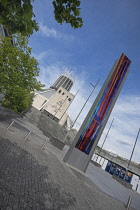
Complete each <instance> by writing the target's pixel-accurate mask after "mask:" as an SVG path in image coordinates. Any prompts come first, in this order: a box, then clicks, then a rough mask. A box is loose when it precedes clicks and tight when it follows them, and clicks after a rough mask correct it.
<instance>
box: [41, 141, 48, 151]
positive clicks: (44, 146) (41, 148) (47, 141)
mask: <svg viewBox="0 0 140 210" xmlns="http://www.w3.org/2000/svg"><path fill="white" fill-rule="evenodd" d="M47 142H48V140H46V141H45V142H44V144H43V145H42V147H41V149H44V147H45V145H46V144H47Z"/></svg>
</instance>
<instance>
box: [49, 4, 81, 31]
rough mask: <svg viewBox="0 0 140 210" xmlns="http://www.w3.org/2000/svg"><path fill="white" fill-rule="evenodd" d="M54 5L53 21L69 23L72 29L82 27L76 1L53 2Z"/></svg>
mask: <svg viewBox="0 0 140 210" xmlns="http://www.w3.org/2000/svg"><path fill="white" fill-rule="evenodd" d="M52 3H53V5H54V14H55V19H56V21H57V22H58V23H60V24H62V23H63V22H66V23H70V24H71V26H72V27H73V28H79V27H82V25H83V21H82V18H80V17H79V15H80V8H79V6H80V1H78V0H55V1H53V2H52Z"/></svg>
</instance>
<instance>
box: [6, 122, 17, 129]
mask: <svg viewBox="0 0 140 210" xmlns="http://www.w3.org/2000/svg"><path fill="white" fill-rule="evenodd" d="M14 122H15V121H14V120H13V122H11V124H10V125H9V126H8V127H7V130H8V131H9V128H11V127H12V125H13V124H14Z"/></svg>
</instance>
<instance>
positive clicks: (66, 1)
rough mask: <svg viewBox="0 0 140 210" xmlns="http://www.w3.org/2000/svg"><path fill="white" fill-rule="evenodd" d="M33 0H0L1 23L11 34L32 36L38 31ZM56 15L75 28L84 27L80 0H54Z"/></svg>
mask: <svg viewBox="0 0 140 210" xmlns="http://www.w3.org/2000/svg"><path fill="white" fill-rule="evenodd" d="M32 1H33V0H0V24H2V25H3V26H4V27H5V28H7V29H8V30H9V32H10V34H15V33H21V34H22V35H26V36H30V35H31V34H32V33H33V32H34V30H35V31H38V30H39V27H38V24H37V22H36V21H35V20H33V18H34V17H35V14H34V13H33V6H32V4H31V2H32ZM52 4H53V6H54V15H55V19H56V21H57V22H58V23H60V24H62V23H63V22H66V23H70V24H71V26H72V27H73V28H79V27H82V25H83V21H82V18H80V17H79V15H80V8H79V6H80V1H78V0H54V1H53V2H52Z"/></svg>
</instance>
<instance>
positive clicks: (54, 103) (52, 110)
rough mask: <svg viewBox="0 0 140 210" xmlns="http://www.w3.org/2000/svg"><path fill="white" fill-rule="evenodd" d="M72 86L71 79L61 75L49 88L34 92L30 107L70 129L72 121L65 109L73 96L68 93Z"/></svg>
mask: <svg viewBox="0 0 140 210" xmlns="http://www.w3.org/2000/svg"><path fill="white" fill-rule="evenodd" d="M72 86H73V79H72V78H70V77H68V76H67V75H64V74H63V75H61V76H60V77H59V78H58V79H57V80H56V82H55V83H54V84H53V85H52V86H51V87H50V88H48V89H45V90H44V91H42V92H40V91H39V92H35V97H34V100H33V104H32V106H33V107H35V108H36V109H38V110H40V111H41V110H44V111H46V112H47V115H48V116H49V117H50V118H52V119H54V120H55V121H56V122H58V123H59V124H60V125H63V126H66V127H69V128H70V127H71V124H72V121H71V120H70V118H69V115H68V113H67V109H68V107H69V106H70V104H71V103H72V101H73V99H74V95H73V94H72V93H70V92H69V91H70V89H71V88H72Z"/></svg>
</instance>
